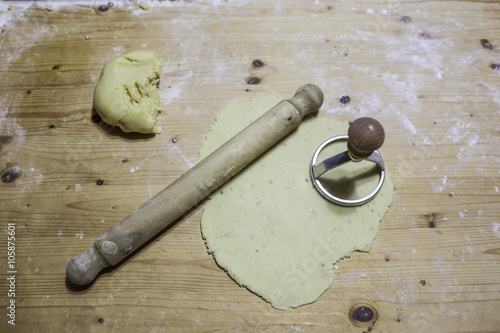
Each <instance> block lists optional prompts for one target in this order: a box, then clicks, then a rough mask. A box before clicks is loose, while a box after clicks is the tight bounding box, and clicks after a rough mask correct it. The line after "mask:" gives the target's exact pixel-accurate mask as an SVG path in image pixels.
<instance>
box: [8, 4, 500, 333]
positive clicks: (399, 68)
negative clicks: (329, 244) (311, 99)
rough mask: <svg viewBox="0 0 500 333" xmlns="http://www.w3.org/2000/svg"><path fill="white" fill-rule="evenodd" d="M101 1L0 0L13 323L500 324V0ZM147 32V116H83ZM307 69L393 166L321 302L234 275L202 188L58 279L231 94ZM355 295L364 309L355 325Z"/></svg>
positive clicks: (152, 184)
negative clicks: (127, 122)
mask: <svg viewBox="0 0 500 333" xmlns="http://www.w3.org/2000/svg"><path fill="white" fill-rule="evenodd" d="M105 3H107V2H102V3H95V2H78V3H31V2H14V3H13V4H12V7H11V8H10V9H9V3H2V4H0V11H2V13H1V16H0V23H1V24H0V26H1V32H0V55H1V59H2V61H1V62H0V72H1V76H0V77H1V78H0V83H1V84H0V96H1V98H2V104H1V108H0V176H1V177H2V181H1V182H0V211H1V214H0V223H1V226H2V230H3V232H2V235H3V236H2V237H0V247H1V248H2V249H3V250H2V251H0V275H1V279H0V281H1V282H0V290H1V294H0V298H1V303H2V304H4V305H6V304H8V302H9V301H10V299H11V298H10V297H9V296H8V289H9V286H10V284H9V283H8V281H7V279H6V278H7V277H8V276H9V275H10V274H8V273H7V271H8V266H7V263H8V256H7V252H6V249H7V231H8V223H15V227H16V241H15V243H16V267H15V268H16V270H17V273H16V274H15V275H16V297H15V300H16V326H17V327H16V328H15V329H18V330H19V331H51V332H58V331H70V332H74V331H81V330H89V331H92V332H97V331H118V330H120V331H138V330H139V331H148V332H149V331H153V332H157V331H158V332H159V331H181V332H193V331H242V332H246V331H249V332H251V331H252V332H253V331H263V332H266V331H267V332H275V331H280V332H281V331H283V332H289V331H292V332H293V331H298V332H300V331H305V332H324V331H342V332H351V331H352V332H362V331H368V329H369V327H371V331H378V332H393V331H399V332H432V331H477V332H488V331H490V332H493V331H497V330H498V327H500V320H499V319H498V316H497V311H496V309H497V308H498V306H500V285H499V282H498V281H499V280H498V277H499V274H500V269H499V268H498V265H497V262H498V255H499V253H500V239H499V238H500V224H499V218H500V213H499V208H498V207H499V198H500V197H499V195H500V194H499V192H500V191H499V188H500V181H499V178H500V176H499V169H498V163H499V162H500V157H499V155H498V152H499V149H498V140H499V131H498V127H499V123H500V120H499V115H500V99H499V96H500V91H499V90H500V89H499V88H500V71H499V70H498V69H496V68H497V67H496V65H495V64H498V63H500V57H499V54H500V39H498V36H499V35H500V20H499V19H498V18H499V17H500V6H499V5H498V3H497V1H455V2H450V1H434V2H426V1H416V2H393V1H373V2H369V3H367V2H360V1H353V2H349V3H344V2H332V1H316V2H314V3H306V2H304V1H299V0H293V1H287V2H286V3H281V2H272V1H267V2H247V1H243V0H238V1H227V2H225V1H220V2H215V3H212V2H209V1H187V2H180V1H167V2H153V3H150V4H149V9H147V10H142V9H140V8H139V7H138V3H121V2H116V3H115V5H114V6H113V7H111V8H109V9H108V10H107V11H104V12H102V11H99V10H98V7H99V6H100V5H102V4H105ZM46 5H50V6H52V7H51V8H50V7H49V9H51V10H47V8H46ZM485 40H486V41H485ZM142 48H147V49H152V50H154V51H156V52H158V53H159V54H160V56H161V58H162V59H163V61H164V70H163V74H162V77H161V85H160V92H161V107H162V113H161V115H160V118H159V124H160V126H162V127H163V133H162V134H160V135H157V136H145V135H126V134H123V133H121V132H120V131H118V130H114V129H113V128H110V127H109V126H105V125H104V124H102V123H95V122H93V121H92V114H93V113H92V95H93V89H94V87H95V84H96V83H97V80H98V78H99V75H100V71H101V69H102V66H103V65H104V64H105V63H106V61H108V60H109V59H110V58H112V57H113V56H116V55H120V54H124V53H126V52H129V51H133V50H137V49H142ZM257 59H258V60H260V61H261V62H262V63H263V64H264V65H263V66H260V67H259V66H255V65H252V63H253V61H254V60H257ZM249 78H254V79H252V80H251V81H250V82H254V83H256V82H259V83H258V84H248V83H247V82H249V81H248V80H249ZM255 78H257V79H255ZM307 82H311V83H315V84H317V85H319V86H320V87H321V88H322V89H323V91H324V93H325V103H324V106H323V108H322V109H321V111H320V113H319V115H318V117H332V118H336V119H342V120H353V119H355V118H358V117H361V116H372V117H376V118H377V119H378V120H379V121H380V122H381V123H382V124H383V125H384V127H385V128H386V133H387V139H386V143H385V144H384V147H382V149H381V152H382V154H383V156H384V160H385V162H386V165H387V166H388V168H389V170H390V173H391V176H392V179H393V183H394V184H395V198H394V202H393V204H392V206H391V208H390V210H389V212H388V214H387V215H386V217H385V218H384V221H383V222H382V224H381V227H380V230H379V233H378V235H377V238H376V240H375V243H374V245H373V248H372V251H371V252H370V253H368V254H366V253H355V254H353V256H352V257H351V258H348V259H345V260H341V261H340V262H338V263H336V268H337V269H336V271H335V272H336V280H335V281H334V283H333V285H332V287H331V288H330V289H329V290H327V291H326V292H325V293H324V294H323V295H322V296H321V298H320V299H319V300H318V301H317V302H315V303H313V304H311V305H307V306H303V307H300V308H298V309H291V310H289V311H286V312H284V311H278V310H275V309H273V308H272V307H271V306H270V305H269V304H268V303H266V302H265V301H263V300H262V299H260V298H259V297H258V296H256V295H254V294H252V293H251V292H249V291H247V290H246V289H244V288H241V287H239V286H238V285H237V284H236V283H234V281H232V280H231V279H230V278H229V277H228V276H227V274H226V273H225V272H224V271H222V270H221V269H220V268H219V267H218V266H217V265H216V263H215V262H214V260H213V258H212V257H211V256H209V255H208V254H207V252H206V248H205V245H204V242H203V239H202V238H201V234H200V228H199V221H200V217H201V211H202V206H203V204H201V205H199V206H198V207H195V208H194V209H193V210H191V211H190V212H189V213H188V214H186V216H184V217H183V218H182V219H181V220H180V221H179V223H177V224H175V225H174V226H172V227H171V228H169V229H168V230H165V231H164V232H163V233H162V234H161V235H159V236H158V237H157V238H155V239H153V240H152V241H151V242H149V243H147V244H146V245H145V246H144V247H143V248H142V249H141V250H140V251H138V252H137V253H135V254H134V255H133V256H132V257H131V258H130V259H129V260H127V261H126V262H125V263H124V264H120V265H119V266H118V267H116V268H114V269H109V270H107V272H106V273H105V274H103V275H101V276H100V277H99V278H98V280H97V281H96V282H95V283H94V284H92V285H91V286H90V287H88V288H86V289H82V288H75V287H72V286H71V285H69V284H67V282H66V281H65V268H66V265H67V263H68V262H69V260H70V259H71V258H72V257H73V256H75V255H77V254H79V253H82V252H84V251H86V250H88V248H90V246H91V245H92V243H93V241H94V240H95V239H96V238H97V237H98V236H99V235H101V234H102V233H103V232H105V231H106V230H108V229H109V228H110V227H111V226H113V225H114V224H115V223H117V222H119V221H120V220H121V219H123V218H124V217H125V216H127V215H128V214H129V213H130V212H132V211H133V210H134V209H136V208H137V207H139V206H140V205H141V204H142V203H144V202H145V201H146V200H148V199H149V198H150V197H151V196H153V195H154V194H156V193H157V192H159V191H160V190H161V189H162V188H163V187H164V186H166V185H168V184H169V183H171V182H172V181H173V180H175V179H176V178H177V177H179V176H180V175H181V174H182V173H184V172H185V171H186V170H188V169H189V168H190V167H191V166H192V165H194V164H195V163H196V162H197V156H198V151H199V148H200V146H201V143H202V141H203V139H204V136H205V135H206V133H207V131H208V129H209V128H210V126H211V124H212V122H213V119H214V118H215V115H216V114H217V112H218V111H219V110H221V109H222V108H223V107H224V106H225V105H226V104H227V103H228V102H229V101H230V100H232V99H233V98H237V97H248V98H251V97H253V96H255V94H257V93H258V92H261V91H264V90H265V89H273V90H276V91H278V92H279V93H281V94H282V95H283V96H291V95H292V94H293V93H294V92H295V90H296V89H297V88H298V87H299V86H300V85H302V84H304V83H307ZM343 95H349V97H350V102H349V103H348V104H342V103H340V101H339V98H340V97H341V96H343ZM94 120H95V118H94ZM335 134H336V133H335ZM332 135H333V134H332ZM174 138H175V140H173V139H174ZM9 172H10V173H9ZM16 175H17V176H18V178H17V179H15V180H13V179H14V178H15V176H16ZM10 180H13V181H12V182H9V181H10ZM359 304H367V305H370V306H373V308H374V309H375V310H376V311H377V313H378V316H379V319H378V320H377V321H376V322H375V324H372V323H370V322H369V323H368V324H367V325H365V326H363V327H359V326H355V325H356V323H354V322H353V321H352V320H351V319H350V318H349V316H348V314H349V311H350V309H351V307H352V306H355V305H359ZM3 311H4V312H2V313H4V315H2V316H3V319H2V320H1V321H0V329H1V330H2V332H4V331H7V330H8V331H15V329H14V328H13V327H12V326H11V325H9V324H8V323H7V319H8V318H7V317H6V316H5V314H7V309H6V308H5V307H4V310H3ZM358 324H359V323H358ZM370 325H371V326H370Z"/></svg>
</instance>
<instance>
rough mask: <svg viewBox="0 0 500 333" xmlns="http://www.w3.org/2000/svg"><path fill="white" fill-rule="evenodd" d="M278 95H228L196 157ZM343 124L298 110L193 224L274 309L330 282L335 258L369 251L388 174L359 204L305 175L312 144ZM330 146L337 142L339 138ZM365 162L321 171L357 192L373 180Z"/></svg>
mask: <svg viewBox="0 0 500 333" xmlns="http://www.w3.org/2000/svg"><path fill="white" fill-rule="evenodd" d="M282 99H283V98H282V97H281V96H279V95H278V94H276V93H274V92H267V93H264V94H262V95H260V96H258V97H256V98H255V99H253V100H248V99H237V100H234V101H232V102H231V103H230V104H229V105H228V106H227V107H226V108H225V109H224V110H223V111H222V112H221V113H220V114H219V115H218V116H217V121H216V122H215V124H214V126H213V127H212V129H211V130H210V132H209V134H208V137H207V140H206V141H205V142H204V144H203V147H202V149H201V152H200V157H201V158H203V157H205V156H207V155H208V154H210V153H211V152H212V151H213V150H215V149H216V148H218V147H219V146H220V145H222V144H223V143H224V142H226V141H227V140H229V139H230V138H231V137H232V136H234V135H235V134H237V133H238V132H239V131H240V130H241V129H243V128H244V127H246V126H247V125H248V124H250V123H251V122H252V121H253V120H255V119H256V118H258V117H259V116H261V115H262V114H263V113H265V112H266V111H267V110H268V109H270V108H271V107H272V106H274V105H275V104H277V103H278V102H279V101H281V100H282ZM347 129H348V123H347V122H339V121H336V120H332V119H325V118H313V117H308V118H306V119H305V120H304V121H303V123H302V124H301V125H299V127H298V129H297V130H295V131H293V132H292V133H291V134H290V135H288V136H287V137H286V138H285V139H284V140H282V141H281V142H279V143H278V144H277V145H276V146H274V147H273V148H272V149H271V150H269V151H267V152H266V153H265V154H264V155H263V156H261V157H259V158H258V159H257V160H256V161H255V162H254V163H252V164H251V165H249V166H248V167H247V168H246V169H244V170H243V171H242V172H241V173H240V174H238V175H237V176H235V177H234V178H233V179H232V180H231V181H229V182H228V183H226V184H225V185H224V186H223V187H221V188H220V189H219V190H218V191H217V192H215V193H214V194H213V195H212V196H211V200H210V201H209V202H208V203H207V204H206V206H205V209H204V212H203V216H202V221H201V228H202V233H203V237H204V238H205V241H206V245H207V248H208V251H209V253H212V254H213V256H214V258H215V260H216V261H217V263H218V265H219V266H220V267H222V268H223V269H224V270H226V271H227V272H228V274H229V275H230V276H231V277H232V278H233V279H234V280H235V281H236V282H237V283H238V284H240V285H241V286H245V287H247V288H248V289H249V290H251V291H253V292H254V293H256V294H257V295H260V296H261V297H262V298H264V299H265V300H267V301H268V302H270V303H271V304H272V306H273V307H275V308H277V309H282V310H286V309H288V308H290V307H298V306H301V305H304V304H308V303H311V302H314V301H316V300H317V299H318V298H319V297H320V296H321V294H322V293H323V292H324V291H325V290H327V289H328V288H329V287H330V285H331V284H332V281H333V278H334V272H333V264H334V263H335V262H337V261H338V260H339V259H342V258H344V257H346V256H349V255H350V254H351V253H352V252H353V251H356V250H359V251H370V249H371V246H372V243H373V240H374V238H375V235H376V234H377V230H378V227H379V223H380V221H381V220H382V218H383V216H384V214H385V212H386V211H387V209H388V207H389V206H390V204H391V202H392V198H393V186H392V182H391V178H390V176H389V175H387V178H386V181H385V183H384V186H383V187H382V190H381V192H380V193H379V194H378V195H377V197H376V198H375V199H374V200H372V201H371V202H369V203H367V204H365V205H363V206H359V207H341V206H337V205H335V204H333V203H330V202H329V201H327V200H325V199H323V197H322V196H320V194H319V193H318V192H317V191H316V190H315V189H314V187H313V185H312V183H311V181H310V179H309V165H310V162H311V158H312V155H313V153H314V151H315V150H316V148H317V147H318V146H319V145H320V144H321V143H322V142H323V141H325V140H326V139H328V138H330V137H332V136H335V135H340V134H345V133H347ZM333 148H335V149H337V147H333ZM333 148H332V149H333ZM338 149H341V150H345V146H344V147H340V148H338ZM339 152H340V151H339ZM382 153H383V152H382ZM325 157H329V156H325ZM370 168H372V164H371V163H369V162H366V164H365V162H362V163H359V164H358V163H348V164H347V165H346V166H345V167H342V169H340V170H337V169H335V173H334V171H331V172H330V173H329V176H328V177H331V178H332V179H331V180H332V183H335V184H337V185H338V184H341V185H352V182H351V180H353V179H354V181H355V186H354V187H353V188H354V192H352V193H348V194H349V195H352V197H360V196H362V195H363V193H364V192H368V193H369V192H370V191H371V189H373V188H374V187H375V186H376V184H377V182H378V176H377V175H376V172H373V174H374V175H375V177H373V176H371V177H363V175H367V174H369V172H370V170H371V169H370ZM360 174H361V175H360ZM351 189H352V188H349V191H345V190H344V191H341V192H344V194H346V193H345V192H350V190H351ZM359 192H363V193H359Z"/></svg>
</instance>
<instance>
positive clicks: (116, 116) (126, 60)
mask: <svg viewBox="0 0 500 333" xmlns="http://www.w3.org/2000/svg"><path fill="white" fill-rule="evenodd" d="M161 69H162V63H161V61H160V59H159V58H158V55H157V54H156V53H155V52H153V51H148V50H140V51H135V52H130V53H127V54H125V55H122V56H118V57H115V58H113V59H111V60H110V61H109V62H108V63H106V65H104V68H103V69H102V73H101V77H100V78H99V82H98V83H97V86H96V88H95V91H94V108H95V109H96V111H97V112H98V113H99V115H100V116H101V118H102V119H103V120H104V121H105V122H107V123H108V124H110V125H113V126H119V127H120V128H121V129H122V130H123V131H124V132H140V133H160V132H161V128H159V127H157V126H155V125H156V118H157V116H158V112H159V108H160V94H159V92H158V88H157V84H158V82H159V81H160V75H161Z"/></svg>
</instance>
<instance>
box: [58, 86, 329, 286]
mask: <svg viewBox="0 0 500 333" xmlns="http://www.w3.org/2000/svg"><path fill="white" fill-rule="evenodd" d="M322 104H323V93H322V92H321V90H320V89H319V88H318V87H317V86H315V85H312V84H306V85H303V86H302V87H300V88H299V90H297V92H296V93H295V95H294V96H293V97H292V98H291V99H289V100H284V101H281V102H280V103H278V104H277V105H276V106H274V107H273V108H272V109H271V110H269V111H267V112H266V113H265V114H264V115H262V116H261V117H260V118H259V119H257V120H255V121H254V122H253V123H252V124H250V125H249V126H248V127H247V128H245V129H244V130H242V131H241V132H240V133H238V134H237V135H236V136H234V137H233V138H232V139H231V140H229V141H228V142H226V143H225V144H224V145H222V146H221V147H220V148H218V149H217V150H216V151H214V152H213V153H212V154H210V155H209V156H207V157H206V158H205V159H203V160H202V161H201V162H199V163H198V164H196V165H195V166H194V167H193V168H191V169H190V170H189V171H187V172H186V173H185V174H184V175H182V176H181V177H179V178H178V179H177V180H175V181H174V182H173V183H172V184H170V185H169V186H167V187H166V188H165V189H163V190H162V191H161V192H159V193H158V194H157V195H155V196H154V197H152V198H151V199H149V200H148V201H147V202H146V203H145V204H143V205H142V206H141V207H139V208H138V209H137V210H135V211H134V212H133V213H132V214H130V215H129V216H127V217H126V218H125V219H123V220H122V221H121V222H119V223H117V224H116V225H115V226H114V227H112V228H111V229H110V230H108V231H107V232H106V233H105V234H103V235H102V236H101V237H99V238H98V239H97V240H96V241H95V243H94V245H93V246H92V247H91V248H90V250H89V251H87V252H85V253H82V254H80V255H78V256H76V257H74V258H73V259H72V260H71V261H70V262H69V264H68V267H67V268H66V276H67V277H68V279H69V280H70V281H71V282H72V283H73V284H75V285H84V284H87V283H90V282H92V281H93V280H94V278H95V277H96V276H97V274H98V273H99V272H100V271H101V270H102V269H104V268H105V267H108V266H112V265H115V264H117V263H118V262H120V261H121V260H122V259H123V258H125V257H126V256H127V255H128V254H130V253H131V252H133V251H134V250H136V249H137V248H138V247H140V246H141V245H142V244H144V243H145V242H146V241H148V240H149V239H151V238H152V237H153V236H154V235H156V234H157V233H158V232H160V231H161V230H162V229H164V228H165V227H167V226H168V225H169V224H170V223H172V222H173V221H175V220H176V219H177V218H179V217H180V216H181V215H182V214H184V213H185V212H187V211H188V210H189V209H190V208H192V207H193V206H194V205H196V204H197V203H198V202H200V201H201V200H203V199H204V198H205V197H206V196H207V195H209V194H210V193H212V192H213V191H214V190H215V189H217V188H218V187H219V186H220V185H222V184H223V183H224V182H226V181H227V180H228V179H230V178H231V177H232V176H234V175H235V174H237V173H238V172H239V171H240V170H241V169H243V168H244V167H245V166H247V165H248V164H249V163H250V162H251V161H253V160H254V159H255V158H257V157H258V156H259V155H261V154H262V153H263V152H265V151H266V150H267V149H269V148H270V147H271V146H273V145H274V144H275V143H276V142H278V141H279V140H280V139H282V138H283V137H284V136H285V135H287V134H288V133H290V132H291V131H292V130H293V129H294V128H296V127H297V126H298V125H299V124H300V123H301V122H302V118H303V117H304V116H305V115H307V114H309V113H313V112H315V111H317V110H318V109H319V108H320V107H321V105H322Z"/></svg>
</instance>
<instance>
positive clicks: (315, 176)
mask: <svg viewBox="0 0 500 333" xmlns="http://www.w3.org/2000/svg"><path fill="white" fill-rule="evenodd" d="M347 139H348V136H347V135H338V136H334V137H333V138H330V139H328V140H326V141H325V142H323V143H322V144H321V145H320V146H319V147H318V149H316V151H315V152H314V155H313V158H312V161H311V169H310V173H311V179H312V181H313V184H314V187H315V188H316V189H317V190H318V191H319V192H320V193H321V195H323V196H324V197H325V198H326V199H328V200H329V201H331V202H333V203H336V204H338V205H341V206H358V205H361V204H364V203H365V202H368V201H370V200H372V199H373V198H374V197H375V196H376V195H377V193H378V192H379V191H380V189H381V188H382V185H383V184H384V180H385V165H384V161H383V160H382V155H380V153H379V152H378V151H377V150H374V151H373V153H372V154H371V155H370V156H369V157H367V158H365V160H367V161H370V162H373V163H375V164H377V165H378V166H379V167H380V170H381V173H380V180H379V182H378V185H377V187H376V188H375V189H374V190H373V192H372V193H370V194H369V195H367V196H366V197H364V198H361V199H355V200H347V199H342V198H339V197H336V196H334V195H333V194H331V193H330V192H328V191H327V190H326V188H325V187H324V186H323V185H322V184H321V182H320V180H319V177H320V176H321V175H322V174H324V173H325V172H327V171H329V170H331V169H333V168H336V167H338V166H341V165H342V164H344V163H347V162H360V161H362V160H359V159H354V158H353V157H352V156H351V155H350V154H349V152H348V151H345V152H343V153H340V154H337V155H335V156H332V157H330V158H327V159H326V160H324V161H323V162H321V163H319V164H318V165H316V161H317V159H318V156H319V153H320V152H321V150H323V148H325V146H327V145H329V144H330V143H332V142H335V141H340V140H347Z"/></svg>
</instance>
